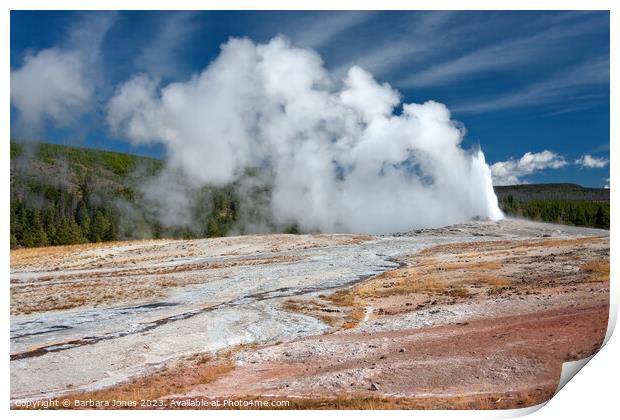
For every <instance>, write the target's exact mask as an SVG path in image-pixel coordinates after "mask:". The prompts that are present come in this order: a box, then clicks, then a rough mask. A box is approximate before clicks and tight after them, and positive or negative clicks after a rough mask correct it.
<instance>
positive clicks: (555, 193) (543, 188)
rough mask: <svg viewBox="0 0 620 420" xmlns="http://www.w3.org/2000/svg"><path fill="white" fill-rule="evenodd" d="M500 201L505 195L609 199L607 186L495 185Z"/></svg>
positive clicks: (516, 196)
mask: <svg viewBox="0 0 620 420" xmlns="http://www.w3.org/2000/svg"><path fill="white" fill-rule="evenodd" d="M495 194H496V195H497V198H498V199H499V200H500V201H501V200H502V199H504V198H505V197H507V196H512V197H513V198H514V199H515V200H520V201H525V202H527V201H532V200H570V201H609V189H608V188H585V187H582V186H581V185H577V184H523V185H508V186H500V187H495Z"/></svg>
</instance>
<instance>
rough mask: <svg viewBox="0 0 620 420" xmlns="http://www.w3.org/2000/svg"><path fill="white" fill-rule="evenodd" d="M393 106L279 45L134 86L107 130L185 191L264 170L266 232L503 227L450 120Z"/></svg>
mask: <svg viewBox="0 0 620 420" xmlns="http://www.w3.org/2000/svg"><path fill="white" fill-rule="evenodd" d="M399 103H400V97H399V93H398V92H397V91H396V90H394V89H393V88H392V87H391V86H390V85H389V84H387V83H383V84H380V83H378V82H377V81H375V79H374V78H373V77H372V75H371V74H369V73H368V72H366V71H364V70H363V69H361V68H359V67H352V68H351V69H350V70H349V71H348V73H347V75H346V76H345V78H344V80H342V81H338V80H333V79H332V78H331V77H330V74H329V73H328V71H327V70H326V69H325V68H324V66H323V62H322V60H321V58H320V57H319V55H318V54H317V53H315V52H314V51H312V50H307V49H299V48H295V47H293V46H291V45H290V44H289V42H288V41H287V40H286V39H285V38H283V37H276V38H274V39H272V40H271V41H270V42H268V43H266V44H255V43H254V42H252V41H251V40H248V39H231V40H229V41H228V42H227V43H225V44H223V45H222V48H221V53H220V54H219V56H218V57H217V58H216V59H215V60H214V61H213V62H212V63H211V64H209V66H208V67H207V68H205V69H204V70H203V71H202V72H201V73H200V74H198V75H195V76H194V77H192V78H191V79H190V80H188V81H185V82H179V83H170V84H168V85H166V86H160V84H159V83H158V81H156V80H154V79H152V78H150V77H149V76H148V75H144V74H141V75H136V76H135V77H133V78H131V79H130V80H128V81H127V82H125V83H124V84H123V85H121V86H120V87H119V88H118V90H117V92H116V94H115V95H114V97H113V98H112V99H111V101H110V102H109V104H108V109H107V121H108V124H109V126H110V128H111V129H112V130H113V132H115V133H116V134H117V135H122V136H126V137H128V138H129V139H130V140H131V141H132V142H134V143H135V144H149V143H156V142H157V143H162V144H164V145H165V147H166V149H167V156H168V159H167V166H168V168H169V169H170V170H174V171H177V172H179V171H180V172H182V173H184V174H185V175H186V176H187V179H188V180H189V181H190V183H191V185H192V186H193V187H200V186H204V185H215V186H222V185H226V184H229V183H231V182H234V181H237V180H239V179H241V176H242V174H243V173H244V171H245V169H246V168H248V167H259V168H268V169H269V171H270V173H272V174H273V177H272V179H270V183H271V185H272V190H271V200H270V202H269V204H268V205H269V211H270V214H271V216H272V218H273V220H275V221H276V222H277V223H280V224H286V223H296V224H298V225H299V227H300V228H302V229H304V230H320V231H323V232H367V233H387V232H394V231H403V230H408V229H412V228H420V227H434V226H442V225H448V224H452V223H459V222H464V221H467V220H469V219H472V218H474V217H482V218H491V219H498V218H501V217H502V213H501V211H500V210H499V207H498V205H497V199H496V197H495V193H494V191H493V186H492V181H491V172H490V169H489V167H488V165H487V164H486V162H485V159H484V155H483V153H482V151H480V150H473V151H467V150H464V149H463V148H462V147H461V141H462V139H463V135H464V133H463V129H462V127H461V126H460V125H459V124H457V123H456V122H454V121H452V120H451V119H450V112H449V110H448V109H447V108H446V107H445V106H444V105H442V104H440V103H437V102H433V101H428V102H425V103H424V104H414V103H411V104H403V106H402V111H400V112H398V113H396V112H395V108H396V107H397V106H398V105H399ZM166 185H169V183H168V184H166ZM150 189H152V186H151V188H150Z"/></svg>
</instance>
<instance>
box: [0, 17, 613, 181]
mask: <svg viewBox="0 0 620 420" xmlns="http://www.w3.org/2000/svg"><path fill="white" fill-rule="evenodd" d="M278 34H283V35H285V36H286V37H288V38H289V39H290V40H291V42H292V44H293V45H294V46H298V47H304V48H311V49H314V50H315V51H317V52H318V53H319V54H320V56H321V57H322V59H323V61H324V63H325V67H326V68H327V69H328V70H329V71H330V73H331V74H332V76H333V77H335V78H341V77H343V76H344V74H345V73H346V71H347V69H348V68H349V67H351V66H352V65H358V66H361V67H362V68H364V69H365V70H367V71H369V72H370V73H372V74H373V75H374V77H375V78H376V79H377V80H378V81H380V82H388V83H389V84H390V85H391V86H392V87H394V88H395V89H397V90H398V91H399V92H400V93H401V95H402V100H403V102H423V101H426V100H429V99H432V100H435V101H438V102H442V103H444V104H446V105H447V106H448V108H449V109H450V110H451V111H452V117H453V118H454V119H456V120H458V121H460V122H462V123H463V124H464V126H465V127H466V128H467V134H466V136H465V140H464V147H474V146H475V145H476V144H480V145H481V147H482V149H483V151H484V152H485V154H486V158H487V161H488V162H489V163H490V164H496V166H495V167H494V174H495V173H496V172H497V174H498V177H499V176H503V177H504V178H503V179H504V181H506V182H508V181H510V182H576V183H579V184H582V185H584V186H593V187H602V186H604V185H605V184H606V183H607V179H608V178H609V165H608V160H609V142H610V137H609V118H610V115H609V14H608V12H571V11H559V12H538V11H537V12H474V11H472V12H413V11H412V12H89V13H86V12H26V11H24V12H16V11H13V12H11V59H10V61H11V71H12V74H16V75H17V74H20V77H21V78H20V79H19V80H21V81H26V82H23V83H26V85H30V86H32V91H28V90H27V89H26V90H25V91H24V94H23V95H22V97H21V98H20V97H19V96H18V93H19V92H17V89H16V88H15V85H14V82H13V78H12V97H11V102H12V107H11V111H12V113H11V117H12V118H11V121H12V127H11V128H12V135H13V136H14V137H18V138H24V137H36V138H37V139H42V140H46V141H53V142H61V143H66V144H78V145H87V146H91V147H98V148H104V149H112V150H119V151H130V152H134V153H140V154H146V155H152V156H157V157H161V156H162V155H163V153H164V149H163V148H162V147H157V146H149V147H136V146H132V145H130V143H129V142H127V141H124V140H123V139H122V138H115V137H113V136H112V135H111V134H110V132H109V130H108V129H107V128H106V125H105V115H104V114H105V111H104V110H105V105H106V103H107V101H109V99H110V97H111V96H112V95H113V94H114V92H115V89H116V88H117V86H118V85H119V84H121V83H123V82H124V81H126V80H128V79H129V78H131V77H132V76H133V75H135V74H137V73H146V74H149V75H150V76H152V77H155V78H158V79H159V80H161V81H162V83H170V82H175V81H185V80H187V79H189V78H190V77H191V76H192V75H193V74H195V73H198V72H200V71H201V70H202V69H204V67H205V66H207V65H208V64H209V63H210V62H211V61H212V60H213V59H214V58H215V57H216V56H217V55H218V53H219V48H220V45H221V44H222V43H223V42H226V41H227V40H228V39H229V38H230V37H249V38H251V39H252V40H253V41H255V42H267V41H269V40H270V39H271V38H272V37H274V36H276V35H278ZM42 52H50V54H48V55H45V54H42ZM54 52H55V53H54ZM59 52H63V54H64V53H66V54H65V55H60V53H59ZM73 52H76V54H75V55H71V54H72V53H73ZM48 56H49V57H48ZM59 56H60V57H64V58H63V59H64V60H65V63H66V64H67V68H75V67H76V66H77V67H79V69H80V71H81V72H82V74H83V75H84V76H83V79H84V83H86V84H87V86H86V87H85V88H84V89H83V90H68V91H65V90H63V89H62V88H58V89H55V90H54V89H47V86H48V84H45V83H44V82H41V83H42V84H41V86H42V87H43V89H37V86H38V85H37V84H36V83H28V81H29V79H28V77H35V78H37V77H38V78H44V77H46V75H45V74H44V73H46V72H48V71H49V72H52V69H51V67H50V66H46V64H45V63H47V62H48V61H45V60H43V58H44V57H48V58H49V60H52V61H50V62H53V60H54V59H55V58H57V57H59ZM74 56H75V57H79V60H80V61H79V63H77V64H76V63H75V62H74V61H72V57H74ZM33 57H35V58H40V60H39V62H40V63H39V64H40V65H39V66H38V67H37V66H35V65H34V61H35V60H33ZM29 60H30V61H29ZM29 65H30V67H32V68H28V66H29ZM48 69H49V70H48ZM20 71H21V73H19V72H20ZM68 74H69V75H70V74H71V73H68ZM52 76H53V74H52V75H51V76H50V77H52ZM16 80H17V79H16ZM39 81H40V80H39ZM15 83H17V82H15ZM14 91H15V92H17V93H15V97H14V95H13V93H14ZM34 92H37V96H41V98H40V100H39V99H37V100H38V101H39V102H36V103H32V101H31V98H32V96H33V93H34ZM45 95H49V96H50V98H47V99H46V98H45V97H44V96H45ZM54 95H55V96H54ZM58 97H62V98H61V99H58ZM54 98H56V99H54ZM85 98H89V99H88V100H86V99H85ZM33 109H34V111H33ZM78 111H79V112H78ZM544 151H548V153H546V154H543V152H544ZM528 153H529V154H528ZM524 155H525V156H524Z"/></svg>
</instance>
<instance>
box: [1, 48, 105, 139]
mask: <svg viewBox="0 0 620 420" xmlns="http://www.w3.org/2000/svg"><path fill="white" fill-rule="evenodd" d="M92 99H93V85H92V83H91V81H90V80H89V79H88V77H87V76H86V74H85V72H84V64H83V62H82V59H81V57H80V55H79V54H78V53H76V52H72V51H63V50H61V49H57V48H50V49H46V50H42V51H39V52H38V53H36V54H33V55H28V56H26V57H25V59H24V64H23V65H22V67H20V68H19V69H17V70H14V71H11V103H12V104H13V105H14V106H15V108H16V109H17V110H18V111H19V119H18V121H17V128H18V130H19V131H20V132H22V133H24V134H26V135H36V133H38V132H39V131H40V130H41V129H42V128H43V124H44V123H45V121H47V120H49V121H52V122H53V123H54V124H56V125H57V126H66V125H68V124H70V123H71V122H73V121H75V120H76V119H77V118H79V116H80V115H82V114H83V113H84V112H85V111H86V110H87V109H88V108H89V106H90V103H91V101H92Z"/></svg>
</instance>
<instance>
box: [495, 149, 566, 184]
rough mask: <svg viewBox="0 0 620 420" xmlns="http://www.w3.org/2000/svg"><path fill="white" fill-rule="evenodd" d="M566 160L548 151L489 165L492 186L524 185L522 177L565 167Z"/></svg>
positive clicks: (529, 153) (528, 153)
mask: <svg viewBox="0 0 620 420" xmlns="http://www.w3.org/2000/svg"><path fill="white" fill-rule="evenodd" d="M567 164H568V162H566V160H565V159H564V158H563V157H562V156H560V155H558V154H556V153H554V152H551V151H549V150H544V151H542V152H539V153H532V152H527V153H525V154H524V155H523V156H522V157H521V159H509V160H506V161H502V162H496V163H494V164H493V165H491V173H492V175H493V184H494V185H516V184H523V183H526V181H525V180H523V177H524V176H527V175H532V174H534V173H536V172H540V171H543V170H545V169H558V168H561V167H563V166H566V165H567Z"/></svg>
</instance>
